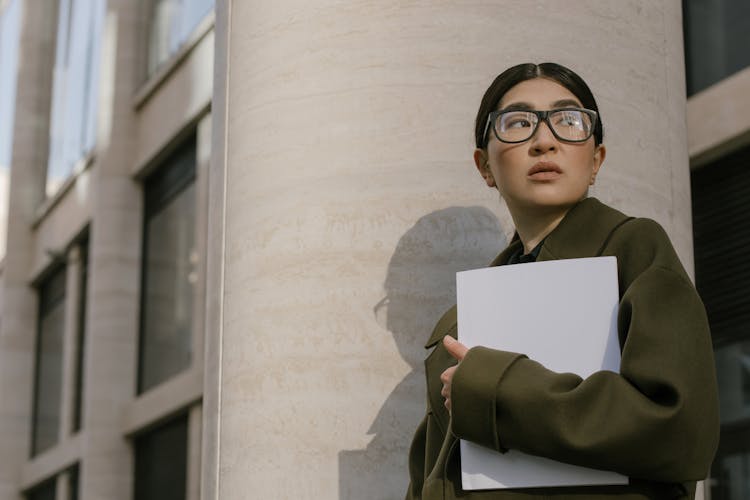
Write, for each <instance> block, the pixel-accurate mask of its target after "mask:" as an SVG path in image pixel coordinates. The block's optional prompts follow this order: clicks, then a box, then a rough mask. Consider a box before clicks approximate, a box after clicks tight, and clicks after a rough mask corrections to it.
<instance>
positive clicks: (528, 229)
mask: <svg viewBox="0 0 750 500" xmlns="http://www.w3.org/2000/svg"><path fill="white" fill-rule="evenodd" d="M571 208H572V207H565V208H560V207H555V208H554V209H549V210H537V211H531V210H528V209H522V210H513V208H512V207H510V206H508V209H509V210H510V214H511V216H512V217H513V222H514V224H515V225H516V231H517V232H518V237H519V238H521V242H522V243H523V253H525V254H526V253H529V252H531V251H532V250H533V249H534V247H536V246H537V245H538V244H539V242H541V241H542V240H543V239H544V238H545V237H546V236H547V235H548V234H549V233H551V232H552V231H553V230H554V229H555V228H556V227H557V225H558V224H560V221H561V220H563V218H564V217H565V215H566V214H567V213H568V211H569V210H570V209H571Z"/></svg>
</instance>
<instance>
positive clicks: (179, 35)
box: [147, 0, 214, 75]
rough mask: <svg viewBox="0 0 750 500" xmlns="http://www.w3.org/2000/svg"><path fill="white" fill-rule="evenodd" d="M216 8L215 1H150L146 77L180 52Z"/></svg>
mask: <svg viewBox="0 0 750 500" xmlns="http://www.w3.org/2000/svg"><path fill="white" fill-rule="evenodd" d="M213 7H214V0H151V1H150V16H149V19H150V20H151V28H150V33H149V46H148V58H147V60H148V67H147V75H151V74H152V73H153V72H154V71H156V69H157V68H158V67H159V66H160V65H161V64H162V63H163V62H164V61H166V60H167V59H169V56H171V55H172V54H174V53H175V52H177V51H178V50H179V48H180V47H181V46H182V44H183V43H185V42H186V41H187V39H188V38H189V37H190V34H191V33H192V32H193V30H194V29H195V28H196V27H197V26H198V24H199V23H200V22H201V21H202V20H203V18H205V17H206V16H207V15H208V14H209V13H210V12H211V11H212V10H213Z"/></svg>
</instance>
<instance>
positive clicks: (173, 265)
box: [139, 139, 197, 392]
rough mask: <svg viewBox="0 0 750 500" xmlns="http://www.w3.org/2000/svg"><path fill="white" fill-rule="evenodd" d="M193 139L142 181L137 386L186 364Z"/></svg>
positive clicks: (153, 382) (192, 227) (189, 327)
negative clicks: (140, 296) (141, 251)
mask: <svg viewBox="0 0 750 500" xmlns="http://www.w3.org/2000/svg"><path fill="white" fill-rule="evenodd" d="M194 178H195V140H194V139H193V140H191V141H189V143H188V144H187V145H186V146H184V147H183V148H182V149H181V150H180V151H178V152H177V153H176V154H175V155H173V157H172V158H170V160H168V161H167V163H166V164H165V165H164V167H162V168H161V169H160V170H159V171H158V172H157V173H156V174H154V175H153V176H151V177H150V178H149V179H148V180H147V181H146V186H145V194H146V203H145V212H146V221H145V228H144V231H145V233H144V258H143V262H144V269H143V292H142V323H141V346H140V374H139V375H140V376H139V392H144V391H146V390H148V389H150V388H151V387H153V386H155V385H157V384H159V383H161V382H163V381H165V380H167V379H168V378H170V377H172V376H173V375H176V374H177V373H179V372H181V371H183V370H184V369H186V368H188V367H189V365H190V362H191V358H192V341H193V331H192V330H193V323H192V314H193V297H194V281H195V279H194V273H195V264H196V262H197V259H196V258H195V252H196V251H195V182H194Z"/></svg>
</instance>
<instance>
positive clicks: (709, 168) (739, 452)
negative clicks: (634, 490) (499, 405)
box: [683, 0, 750, 500]
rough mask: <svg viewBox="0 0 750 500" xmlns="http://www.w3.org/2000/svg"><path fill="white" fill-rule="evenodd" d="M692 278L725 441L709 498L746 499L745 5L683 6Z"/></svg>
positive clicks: (692, 0) (748, 148) (748, 127)
mask: <svg viewBox="0 0 750 500" xmlns="http://www.w3.org/2000/svg"><path fill="white" fill-rule="evenodd" d="M683 3H684V5H683V10H684V24H685V49H686V50H685V55H686V62H687V84H688V85H687V88H688V94H689V97H688V104H687V109H688V112H687V118H688V148H689V150H690V167H691V178H692V201H693V231H694V242H695V280H696V285H697V287H698V291H699V292H700V294H701V297H702V298H703V301H704V302H705V304H706V309H707V311H708V315H709V321H710V323H711V332H712V335H713V340H714V350H715V354H716V371H717V376H718V380H719V396H720V402H721V408H720V410H721V411H720V415H721V422H722V428H721V442H720V445H719V451H718V453H717V456H716V459H715V460H714V464H713V467H712V471H711V481H710V484H711V488H710V489H711V498H712V499H713V500H734V499H739V498H749V497H750V392H749V391H748V389H749V388H750V385H749V384H748V381H750V371H749V370H750V365H749V364H748V362H747V360H748V359H749V358H748V352H750V351H749V350H748V347H749V346H750V343H749V341H750V329H749V328H748V327H747V324H748V323H747V319H748V318H749V317H750V300H749V299H748V294H747V291H748V290H747V288H748V283H750V271H749V270H748V266H747V264H746V260H747V259H746V257H745V254H746V252H745V242H747V241H748V235H750V218H748V215H747V214H748V209H750V173H749V172H750V170H748V167H750V115H749V113H750V36H748V27H750V4H748V3H747V2H743V1H738V0H723V1H712V2H703V1H697V0H687V1H685V2H683Z"/></svg>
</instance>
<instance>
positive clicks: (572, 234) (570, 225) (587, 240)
mask: <svg viewBox="0 0 750 500" xmlns="http://www.w3.org/2000/svg"><path fill="white" fill-rule="evenodd" d="M631 218H632V217H628V216H626V215H625V214H623V213H622V212H620V211H618V210H615V209H614V208H611V207H608V206H607V205H605V204H604V203H602V202H600V201H599V200H597V199H596V198H585V199H583V200H581V201H580V202H578V204H577V205H575V206H574V207H573V208H571V209H570V211H569V212H568V213H567V214H566V215H565V217H564V218H563V220H562V221H560V224H558V225H557V227H556V228H555V229H553V230H552V232H551V233H549V234H548V235H547V237H546V238H545V239H544V243H543V244H542V249H541V250H540V251H539V256H538V257H537V261H544V260H559V259H574V258H581V257H596V256H598V255H601V253H602V251H603V250H604V247H605V246H606V244H607V242H608V241H609V238H610V235H611V234H612V233H613V232H614V230H615V229H617V228H618V227H619V226H620V225H621V224H623V223H625V222H626V221H628V220H629V219H631ZM520 246H521V240H520V239H519V238H518V233H516V234H514V235H513V239H512V240H511V242H510V245H508V247H507V248H506V249H505V250H503V251H502V252H501V253H500V255H498V256H497V257H495V259H494V260H493V261H492V263H491V264H490V266H491V267H492V266H502V265H505V264H507V262H508V260H509V259H510V256H511V255H513V253H514V252H515V251H516V250H518V248H519V247H520ZM456 323H457V314H456V306H453V307H451V308H450V309H449V310H448V311H447V312H446V313H445V314H444V315H443V317H442V318H440V321H438V323H437V325H435V329H434V330H433V331H432V335H431V336H430V339H429V340H428V341H427V344H425V348H430V347H432V346H434V345H435V344H437V343H438V341H440V339H442V338H443V337H444V336H445V335H452V336H453V337H455V336H456Z"/></svg>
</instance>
